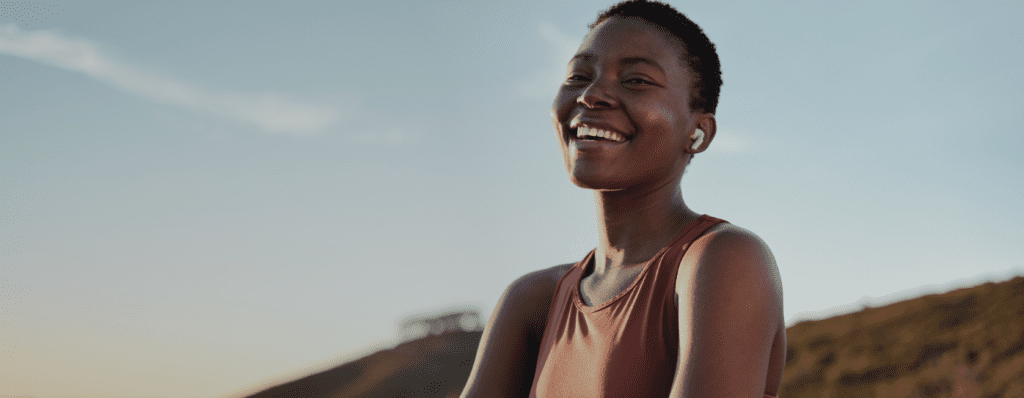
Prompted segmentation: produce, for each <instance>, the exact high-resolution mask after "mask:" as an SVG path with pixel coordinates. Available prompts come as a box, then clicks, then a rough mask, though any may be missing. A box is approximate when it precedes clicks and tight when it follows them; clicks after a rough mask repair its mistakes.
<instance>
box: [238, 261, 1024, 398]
mask: <svg viewBox="0 0 1024 398" xmlns="http://www.w3.org/2000/svg"><path fill="white" fill-rule="evenodd" d="M787 336H788V340H789V348H788V350H787V355H788V360H787V363H786V372H785V375H784V376H783V384H782V390H781V391H780V394H779V395H780V397H784V398H798V397H815V398H818V397H851V398H852V397H894V398H909V397H971V398H997V397H998V398H1021V397H1024V278H1022V277H1017V278H1014V279H1012V280H1009V281H1006V282H1001V283H986V284H984V285H981V286H975V287H971V288H966V289H960V290H955V291H952V292H949V293H945V294H937V295H930V296H925V297H920V298H917V299H913V300H907V301H903V302H899V303H895V304H891V305H887V306H884V307H879V308H867V309H864V310H862V311H860V312H856V313H853V314H848V315H843V316H838V317H834V318H830V319H825V320H820V321H807V322H801V323H798V324H796V325H793V326H791V327H790V328H789V329H787ZM479 341H480V333H479V332H454V333H446V334H441V335H436V336H428V337H425V338H423V339H420V340H416V341H411V342H408V343H405V344H402V345H400V346H398V347H396V348H394V349H392V350H386V351H381V352H377V353H375V354H373V355H370V356H367V357H364V358H362V359H359V360H356V361H353V362H350V363H347V364H343V365H341V366H338V367H335V368H333V369H330V370H327V371H324V372H321V373H317V374H314V375H310V376H307V377H304V378H302V379H299V380H295V381H292V382H289V383H286V384H282V385H279V386H276V387H273V388H270V389H268V390H265V391H263V392H260V393H257V394H255V395H252V396H251V397H252V398H270V397H288V398H301V397H310V398H312V397H330V398H334V397H346V398H348V397H445V398H448V397H457V396H458V395H459V393H460V392H461V389H462V386H463V384H464V383H465V381H466V379H467V377H468V376H469V371H470V369H471V368H472V365H473V357H474V354H475V351H476V346H477V343H478V342H479Z"/></svg>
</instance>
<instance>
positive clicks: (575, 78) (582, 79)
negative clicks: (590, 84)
mask: <svg viewBox="0 0 1024 398" xmlns="http://www.w3.org/2000/svg"><path fill="white" fill-rule="evenodd" d="M585 81H587V77H586V76H583V75H572V76H569V77H568V78H567V79H565V82H566V83H578V82H585Z"/></svg>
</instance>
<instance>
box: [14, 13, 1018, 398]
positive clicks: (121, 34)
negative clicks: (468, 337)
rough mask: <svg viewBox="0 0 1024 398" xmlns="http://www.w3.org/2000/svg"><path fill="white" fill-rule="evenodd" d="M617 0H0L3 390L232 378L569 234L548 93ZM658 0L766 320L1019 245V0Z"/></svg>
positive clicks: (197, 389)
mask: <svg viewBox="0 0 1024 398" xmlns="http://www.w3.org/2000/svg"><path fill="white" fill-rule="evenodd" d="M12 4H14V5H12ZM610 4H611V2H599V3H591V2H583V1H576V2H571V1H562V2H554V3H549V2H545V3H540V2H522V3H514V4H501V3H489V2H479V1H465V2H449V3H444V5H442V6H435V5H432V4H428V3H427V2H407V3H404V2H396V1H371V2H359V3H355V4H339V2H327V1H322V2H299V4H291V3H288V4H286V3H284V2H269V1H218V2H206V1H198V0H196V1H191V0H190V1H186V0H173V1H161V2H129V1H88V2H75V3H73V4H71V3H68V4H61V3H58V2H56V1H55V2H53V3H37V6H36V7H37V8H36V9H33V10H34V11H31V12H29V10H22V11H17V7H16V4H15V3H11V2H0V5H3V6H5V7H8V6H9V7H8V8H5V9H4V11H3V14H2V15H0V354H2V355H0V396H7V395H13V396H20V395H28V396H33V397H38V398H43V397H47V398H48V397H67V396H75V397H85V398H92V397H97V398H98V397H114V398H117V397H221V396H231V395H233V394H237V393H240V392H244V391H249V390H251V389H254V388H258V387H259V386H263V385H265V384H264V383H271V382H279V381H285V380H288V379H290V378H294V377H298V376H301V375H304V374H305V373H308V372H311V371H313V370H316V369H322V368H323V367H324V366H330V365H333V364H337V363H339V362H340V361H344V360H347V359H351V358H354V357H356V356H358V355H360V354H361V353H365V352H369V351H372V350H375V349H379V348H381V347H387V346H388V345H389V344H393V343H394V341H395V339H396V338H398V333H397V332H398V322H399V320H400V319H401V318H402V317H404V316H406V315H410V314H417V313H423V312H430V311H437V310H441V309H444V308H448V307H452V306H476V307H478V308H480V309H481V311H482V312H483V314H484V316H485V317H487V316H489V314H490V311H491V310H492V308H493V306H494V304H495V302H496V301H497V299H498V297H499V296H500V294H501V292H502V290H503V289H504V288H505V287H506V286H507V285H508V284H509V283H510V282H511V281H513V280H514V279H516V278H517V277H519V276H521V275H523V274H524V273H527V272H529V271H533V270H537V269H540V268H546V267H549V266H552V265H555V264H561V263H567V262H576V261H578V260H580V259H581V258H582V257H583V256H584V255H585V254H586V253H587V252H588V251H589V250H590V249H591V248H593V247H594V245H595V243H596V236H597V234H596V229H595V228H596V222H595V219H594V207H593V203H592V198H591V195H590V193H589V192H587V191H584V190H581V189H579V188H576V187H575V186H573V185H572V184H571V183H570V182H569V180H568V178H567V176H566V173H565V170H564V166H563V164H562V159H561V155H560V154H559V152H558V147H557V143H556V141H555V136H554V133H553V129H552V127H551V122H550V113H549V112H550V104H551V100H552V99H553V96H554V92H555V90H556V89H557V87H558V84H559V83H560V81H561V79H562V74H563V73H564V67H565V64H566V62H567V61H568V60H569V58H570V57H571V56H572V54H573V53H574V52H575V50H576V47H577V46H578V45H579V43H580V41H581V40H582V38H583V36H584V35H585V34H586V26H587V25H588V24H589V23H590V22H591V21H592V19H593V18H594V17H595V16H596V15H597V13H598V12H599V11H600V10H602V9H604V8H606V7H607V6H608V5H610ZM672 4H674V5H675V6H676V7H677V8H679V9H680V10H681V11H683V12H684V13H686V14H687V15H688V16H690V17H691V18H692V19H693V20H695V21H696V22H697V23H698V24H700V25H701V26H702V27H703V28H704V30H705V32H706V33H707V34H708V36H709V37H710V38H711V39H712V41H714V42H715V44H716V45H717V47H718V49H719V54H720V56H721V60H722V65H723V79H724V81H725V85H724V86H723V89H722V97H721V101H720V104H719V107H718V114H717V115H716V116H717V120H718V125H719V132H718V136H717V138H716V139H715V141H714V142H713V143H712V145H711V149H710V150H709V151H708V152H706V153H704V154H701V155H699V156H697V157H696V158H695V159H694V163H693V164H692V166H691V168H690V169H689V170H688V171H687V173H686V175H685V177H684V179H683V194H684V197H685V199H686V201H687V204H688V205H689V206H690V207H691V208H692V209H694V210H695V211H697V212H700V213H707V214H710V215H713V216H717V217H721V218H724V219H726V220H728V221H730V222H733V223H735V224H737V225H740V226H742V227H745V228H747V229H750V230H752V231H754V232H755V233H757V234H758V235H760V236H761V237H762V238H763V239H764V240H765V241H766V242H767V243H768V244H769V246H770V247H771V248H772V250H773V252H774V254H775V257H776V259H777V260H778V264H779V269H780V272H781V275H782V279H783V284H784V292H785V313H786V319H787V324H790V325H791V324H793V323H795V322H797V321H799V320H802V319H817V318H823V317H828V316H833V315H836V314H842V313H845V312H849V311H853V310H856V309H859V308H861V306H862V305H881V304H884V303H887V302H892V301H896V300H902V299H906V298H910V297H916V296H920V295H922V294H926V293H931V292H941V291H945V290H948V289H952V288H956V287H961V286H967V285H974V284H978V283H983V282H985V281H988V280H992V281H1000V280H1005V279H1008V278H1010V277H1012V276H1015V275H1024V261H1022V260H1021V259H1022V258H1024V250H1022V249H1021V248H1022V247H1024V232H1022V229H1021V228H1020V226H1021V225H1024V210H1022V206H1021V204H1022V201H1021V198H1022V197H1024V189H1022V188H1024V161H1022V160H1021V159H1022V157H1021V148H1024V134H1021V132H1022V127H1024V96H1022V94H1021V93H1024V76H1022V74H1021V73H1020V70H1022V69H1024V5H1022V3H1021V2H1010V1H1007V2H983V3H980V4H970V5H968V3H967V2H962V4H956V3H950V2H945V3H937V2H903V3H900V2H897V3H885V4H883V3H860V2H855V3H854V4H846V3H839V2H824V3H822V2H782V3H779V2H749V3H748V2H740V1H735V2H725V3H722V2H695V3H692V4H691V3H681V2H672ZM11 7H13V8H11ZM12 10H13V11H12ZM40 10H42V11H40ZM19 12H21V13H20V14H19ZM45 12H50V13H51V14H48V15H46V17H45V19H40V17H38V15H43V14H45ZM33 13H35V14H33Z"/></svg>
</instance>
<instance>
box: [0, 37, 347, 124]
mask: <svg viewBox="0 0 1024 398" xmlns="http://www.w3.org/2000/svg"><path fill="white" fill-rule="evenodd" d="M0 54H5V55H10V56H15V57H19V58H24V59H27V60H31V61H35V62H39V63H43V64H47V65H52V66H55V67H59V68H63V69H67V70H70V71H75V72H79V73H82V74H84V75H86V76H89V77H91V78H93V79H96V80H97V81H100V82H103V83H105V84H109V85H111V86H112V87H114V88H116V89H118V90H121V91H123V92H125V93H129V94H132V95H137V96H139V97H142V98H145V99H148V100H151V101H154V102H158V103H162V104H167V105H174V106H179V107H182V108H188V109H193V110H199V111H203V112H208V113H212V114H215V115H218V116H222V117H226V118H230V119H233V120H237V121H241V122H246V123H250V124H254V125H256V126H259V127H261V128H263V129H264V130H266V131H268V132H280V133H295V134H302V133H315V132H318V131H322V130H323V129H325V128H326V127H328V126H330V125H332V124H333V123H335V122H337V121H338V120H339V119H340V117H341V114H340V112H339V111H338V109H337V108H336V107H332V106H329V105H322V104H321V105H317V104H309V103H302V102H299V101H295V100H292V99H289V98H286V97H284V96H282V95H280V94H272V93H247V92H238V91H231V90H223V89H213V88H208V87H203V86H202V85H200V84H195V83H188V82H184V81H182V80H181V79H177V78H174V77H171V76H167V75H164V74H160V73H156V72H151V71H149V70H145V69H142V68H139V67H137V66H133V65H130V64H127V63H124V62H121V61H118V60H116V59H114V58H113V57H111V56H109V55H106V54H104V53H103V52H102V51H100V50H99V46H98V45H97V44H95V43H93V42H91V41H89V40H86V39H83V38H72V37H68V36H66V35H64V34H62V33H61V32H59V31H57V30H35V31H22V30H21V29H19V28H18V26H17V25H15V24H0Z"/></svg>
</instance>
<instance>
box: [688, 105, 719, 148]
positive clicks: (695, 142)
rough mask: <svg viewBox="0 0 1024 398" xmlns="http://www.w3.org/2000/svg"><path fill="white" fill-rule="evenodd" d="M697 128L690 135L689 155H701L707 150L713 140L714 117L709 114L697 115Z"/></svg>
mask: <svg viewBox="0 0 1024 398" xmlns="http://www.w3.org/2000/svg"><path fill="white" fill-rule="evenodd" d="M696 116H697V126H696V127H695V128H694V129H693V132H691V133H690V146H689V147H688V148H687V149H688V150H687V152H689V153H701V152H704V151H705V150H707V149H708V145H711V141H712V140H714V139H715V130H716V127H717V125H716V124H715V115H714V114H711V113H700V114H697V115H696Z"/></svg>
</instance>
